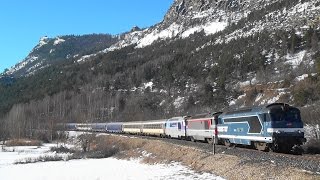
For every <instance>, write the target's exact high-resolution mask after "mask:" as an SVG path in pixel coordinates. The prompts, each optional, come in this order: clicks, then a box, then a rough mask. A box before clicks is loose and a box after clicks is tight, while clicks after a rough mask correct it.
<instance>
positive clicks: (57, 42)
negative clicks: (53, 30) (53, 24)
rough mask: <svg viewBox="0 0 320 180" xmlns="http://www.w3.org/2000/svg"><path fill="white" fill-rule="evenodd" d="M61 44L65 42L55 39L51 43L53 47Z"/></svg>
mask: <svg viewBox="0 0 320 180" xmlns="http://www.w3.org/2000/svg"><path fill="white" fill-rule="evenodd" d="M63 42H65V40H64V39H61V38H59V37H57V38H56V40H55V41H54V42H53V45H54V46H56V45H58V44H61V43H63Z"/></svg>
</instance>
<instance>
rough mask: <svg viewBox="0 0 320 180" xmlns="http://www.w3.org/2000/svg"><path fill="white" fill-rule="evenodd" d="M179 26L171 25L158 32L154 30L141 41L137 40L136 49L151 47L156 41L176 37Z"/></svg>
mask: <svg viewBox="0 0 320 180" xmlns="http://www.w3.org/2000/svg"><path fill="white" fill-rule="evenodd" d="M180 29H181V26H180V25H178V24H176V23H173V24H171V25H170V26H169V27H168V28H167V29H164V30H162V31H160V32H159V30H157V29H155V30H154V31H153V32H151V33H150V34H148V35H146V36H145V37H143V38H142V39H140V40H139V42H138V45H137V48H143V47H146V46H149V45H151V44H152V43H153V42H155V41H157V40H165V39H168V38H173V37H175V36H177V35H178V33H179V32H180Z"/></svg>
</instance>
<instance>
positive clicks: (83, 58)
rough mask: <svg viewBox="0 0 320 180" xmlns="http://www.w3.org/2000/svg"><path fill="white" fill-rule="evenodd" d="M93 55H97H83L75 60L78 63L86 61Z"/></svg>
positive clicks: (93, 55)
mask: <svg viewBox="0 0 320 180" xmlns="http://www.w3.org/2000/svg"><path fill="white" fill-rule="evenodd" d="M95 56H97V54H90V55H84V56H82V57H81V58H80V59H78V60H77V62H78V63H81V62H86V61H88V60H90V59H91V58H93V57H95Z"/></svg>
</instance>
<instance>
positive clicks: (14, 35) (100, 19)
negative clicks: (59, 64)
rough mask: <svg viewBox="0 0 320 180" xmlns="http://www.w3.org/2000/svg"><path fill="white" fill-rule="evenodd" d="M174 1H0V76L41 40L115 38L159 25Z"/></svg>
mask: <svg viewBox="0 0 320 180" xmlns="http://www.w3.org/2000/svg"><path fill="white" fill-rule="evenodd" d="M172 2H173V0H1V1H0V73H1V72H3V70H4V69H5V68H10V67H11V66H13V65H15V64H16V63H18V62H19V61H21V60H23V59H24V58H25V57H26V56H27V55H28V54H29V52H30V51H31V50H32V48H33V47H34V46H35V45H37V44H38V42H39V39H40V37H42V36H49V37H55V36H59V35H68V34H75V35H82V34H92V33H110V34H118V33H121V32H125V31H128V30H130V29H131V28H132V27H133V26H135V25H137V26H139V27H149V26H151V25H154V24H156V23H158V22H160V21H161V20H162V19H163V17H164V15H165V13H166V12H167V10H168V9H169V7H170V5H171V4H172Z"/></svg>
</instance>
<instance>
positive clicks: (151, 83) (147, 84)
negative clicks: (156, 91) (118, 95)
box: [143, 81, 153, 90]
mask: <svg viewBox="0 0 320 180" xmlns="http://www.w3.org/2000/svg"><path fill="white" fill-rule="evenodd" d="M143 86H144V89H147V88H150V89H151V90H152V86H153V82H152V81H150V82H147V83H143Z"/></svg>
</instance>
